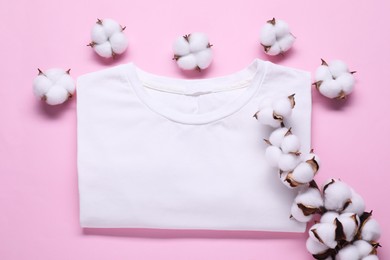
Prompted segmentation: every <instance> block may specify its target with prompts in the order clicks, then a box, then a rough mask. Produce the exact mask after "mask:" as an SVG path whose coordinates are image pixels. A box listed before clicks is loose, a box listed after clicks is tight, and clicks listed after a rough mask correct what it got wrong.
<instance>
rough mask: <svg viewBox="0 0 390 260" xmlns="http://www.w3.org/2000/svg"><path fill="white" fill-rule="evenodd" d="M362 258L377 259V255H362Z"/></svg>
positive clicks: (367, 259)
mask: <svg viewBox="0 0 390 260" xmlns="http://www.w3.org/2000/svg"><path fill="white" fill-rule="evenodd" d="M362 260H379V257H378V256H377V255H369V256H366V257H363V258H362Z"/></svg>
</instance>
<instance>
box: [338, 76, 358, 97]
mask: <svg viewBox="0 0 390 260" xmlns="http://www.w3.org/2000/svg"><path fill="white" fill-rule="evenodd" d="M336 82H337V83H338V85H339V86H340V87H341V89H342V90H343V91H344V93H345V94H346V95H349V94H351V93H352V91H353V87H354V84H355V78H354V77H353V75H352V74H351V73H349V72H348V73H343V74H341V75H340V76H339V77H337V78H336Z"/></svg>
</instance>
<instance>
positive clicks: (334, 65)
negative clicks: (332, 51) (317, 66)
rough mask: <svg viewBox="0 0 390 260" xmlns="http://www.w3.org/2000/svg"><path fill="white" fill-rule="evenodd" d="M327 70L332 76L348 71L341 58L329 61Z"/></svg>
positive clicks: (335, 76)
mask: <svg viewBox="0 0 390 260" xmlns="http://www.w3.org/2000/svg"><path fill="white" fill-rule="evenodd" d="M329 70H330V73H332V76H333V77H334V78H337V77H339V76H340V75H341V74H343V73H345V72H349V71H348V66H347V64H345V63H344V62H343V61H341V60H334V61H331V62H330V63H329Z"/></svg>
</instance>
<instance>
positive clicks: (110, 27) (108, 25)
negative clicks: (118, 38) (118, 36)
mask: <svg viewBox="0 0 390 260" xmlns="http://www.w3.org/2000/svg"><path fill="white" fill-rule="evenodd" d="M102 25H103V28H104V32H105V33H106V35H107V37H108V38H110V37H111V36H112V35H113V34H114V33H116V32H120V31H122V27H121V26H120V25H119V23H118V22H117V21H115V20H113V19H109V18H106V19H104V20H102Z"/></svg>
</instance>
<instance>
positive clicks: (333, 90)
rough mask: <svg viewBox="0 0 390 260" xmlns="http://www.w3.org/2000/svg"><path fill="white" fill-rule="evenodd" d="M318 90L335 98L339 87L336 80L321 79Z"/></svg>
mask: <svg viewBox="0 0 390 260" xmlns="http://www.w3.org/2000/svg"><path fill="white" fill-rule="evenodd" d="M319 90H320V93H321V94H322V95H324V96H325V97H328V98H337V97H338V96H339V95H340V91H341V88H340V85H339V83H338V82H337V81H336V80H333V79H330V80H326V81H323V82H322V83H321V87H320V89H319Z"/></svg>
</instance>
